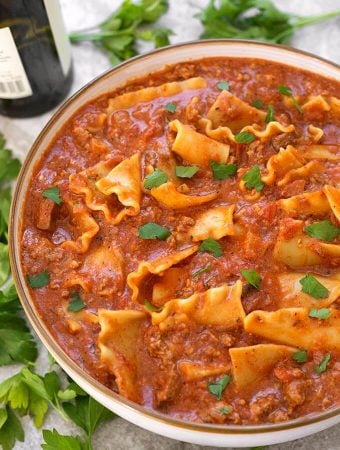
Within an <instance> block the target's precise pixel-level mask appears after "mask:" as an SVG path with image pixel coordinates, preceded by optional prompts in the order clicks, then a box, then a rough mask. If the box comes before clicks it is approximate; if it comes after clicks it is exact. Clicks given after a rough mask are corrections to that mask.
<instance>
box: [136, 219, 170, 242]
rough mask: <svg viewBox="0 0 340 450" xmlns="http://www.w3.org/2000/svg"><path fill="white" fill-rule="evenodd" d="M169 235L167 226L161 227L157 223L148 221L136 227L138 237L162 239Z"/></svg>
mask: <svg viewBox="0 0 340 450" xmlns="http://www.w3.org/2000/svg"><path fill="white" fill-rule="evenodd" d="M170 235H171V231H170V230H169V228H166V227H162V226H161V225H158V223H153V222H149V223H146V224H145V225H142V226H140V227H138V237H140V238H141V239H159V240H160V241H164V240H165V239H167V238H168V237H169V236H170Z"/></svg>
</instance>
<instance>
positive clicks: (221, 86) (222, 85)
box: [216, 81, 230, 91]
mask: <svg viewBox="0 0 340 450" xmlns="http://www.w3.org/2000/svg"><path fill="white" fill-rule="evenodd" d="M216 86H217V87H218V89H219V90H220V91H229V90H230V85H229V81H220V82H218V83H217V85H216Z"/></svg>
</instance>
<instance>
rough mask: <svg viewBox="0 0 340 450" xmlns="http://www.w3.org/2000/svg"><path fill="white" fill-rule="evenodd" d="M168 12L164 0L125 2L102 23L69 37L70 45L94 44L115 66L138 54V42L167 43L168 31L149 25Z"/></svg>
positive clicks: (126, 0)
mask: <svg viewBox="0 0 340 450" xmlns="http://www.w3.org/2000/svg"><path fill="white" fill-rule="evenodd" d="M167 9H168V1H167V0H140V1H138V2H132V1H131V0H125V1H123V2H122V4H121V5H120V7H119V8H118V9H116V10H115V11H114V12H113V13H112V14H111V16H110V17H108V18H107V19H106V20H105V21H104V22H101V23H99V24H97V25H95V26H94V27H92V28H91V29H86V30H83V31H77V32H73V33H70V35H69V38H70V40H71V42H72V43H79V42H83V41H90V42H94V43H95V44H96V45H97V46H98V47H99V48H101V49H102V50H103V51H105V52H106V53H107V55H108V57H109V58H110V61H111V63H112V64H113V65H115V64H118V63H120V62H121V61H124V60H126V59H129V58H131V57H132V56H134V55H136V54H137V49H136V45H137V43H138V39H143V40H148V41H153V42H154V44H155V46H156V47H159V46H163V45H167V44H169V35H170V34H172V32H171V30H169V29H168V28H162V27H153V26H151V24H152V23H153V22H156V21H157V20H158V19H159V17H160V16H162V15H163V14H164V13H165V12H166V11H167Z"/></svg>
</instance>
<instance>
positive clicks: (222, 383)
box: [208, 375, 231, 400]
mask: <svg viewBox="0 0 340 450" xmlns="http://www.w3.org/2000/svg"><path fill="white" fill-rule="evenodd" d="M230 381H231V377H230V375H224V377H223V378H221V379H220V380H219V381H216V383H209V384H208V391H209V392H210V394H212V395H214V396H215V397H216V398H217V400H221V399H222V394H223V391H224V389H225V388H226V387H227V386H228V384H229V383H230Z"/></svg>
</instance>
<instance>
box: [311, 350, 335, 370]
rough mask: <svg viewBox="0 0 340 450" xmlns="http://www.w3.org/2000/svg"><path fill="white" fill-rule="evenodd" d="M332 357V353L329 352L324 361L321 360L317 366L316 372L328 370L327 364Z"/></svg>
mask: <svg viewBox="0 0 340 450" xmlns="http://www.w3.org/2000/svg"><path fill="white" fill-rule="evenodd" d="M330 359H331V354H330V353H327V355H326V356H325V357H324V358H323V359H322V361H321V362H320V364H318V365H317V366H316V367H315V372H316V373H318V374H320V373H323V372H326V370H327V364H328V362H329V360H330Z"/></svg>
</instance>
